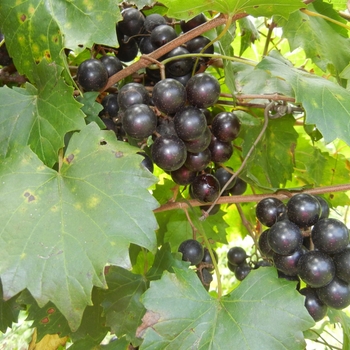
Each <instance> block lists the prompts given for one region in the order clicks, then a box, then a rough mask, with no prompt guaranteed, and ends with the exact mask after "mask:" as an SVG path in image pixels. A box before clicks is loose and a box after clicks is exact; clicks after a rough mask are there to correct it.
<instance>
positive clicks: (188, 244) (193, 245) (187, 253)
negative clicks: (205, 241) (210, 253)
mask: <svg viewBox="0 0 350 350" xmlns="http://www.w3.org/2000/svg"><path fill="white" fill-rule="evenodd" d="M178 251H179V252H180V253H182V260H184V261H189V262H190V263H191V265H198V264H199V263H200V262H201V261H202V259H203V256H204V249H203V246H202V245H201V244H200V243H199V242H198V241H196V240H194V239H188V240H186V241H184V242H182V243H181V244H180V246H179V249H178Z"/></svg>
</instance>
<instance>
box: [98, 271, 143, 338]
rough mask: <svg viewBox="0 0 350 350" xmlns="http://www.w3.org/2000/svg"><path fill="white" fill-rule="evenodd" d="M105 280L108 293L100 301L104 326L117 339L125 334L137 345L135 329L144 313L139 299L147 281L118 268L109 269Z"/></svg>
mask: <svg viewBox="0 0 350 350" xmlns="http://www.w3.org/2000/svg"><path fill="white" fill-rule="evenodd" d="M106 280H107V283H108V291H106V292H104V294H105V296H104V300H103V301H102V307H103V309H104V313H105V315H106V324H107V326H109V327H111V330H112V332H113V333H115V334H116V336H117V337H121V336H122V335H123V334H126V339H127V340H128V341H130V342H132V343H133V344H134V345H137V344H139V343H140V339H137V338H136V329H137V327H138V326H139V324H140V323H141V318H142V316H143V314H144V313H145V311H146V310H145V308H144V306H143V305H142V303H141V301H140V297H141V295H142V294H143V293H144V292H145V291H146V289H147V281H146V279H145V278H144V277H143V276H141V275H136V274H133V273H132V272H130V271H128V270H125V269H122V268H120V267H111V268H110V269H109V271H108V273H107V275H106Z"/></svg>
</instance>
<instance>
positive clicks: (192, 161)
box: [185, 149, 210, 171]
mask: <svg viewBox="0 0 350 350" xmlns="http://www.w3.org/2000/svg"><path fill="white" fill-rule="evenodd" d="M209 163H210V151H209V150H208V149H205V150H204V151H202V152H198V153H191V152H187V158H186V161H185V166H186V167H187V168H188V169H190V170H192V171H202V170H204V169H205V168H206V167H207V166H208V164H209Z"/></svg>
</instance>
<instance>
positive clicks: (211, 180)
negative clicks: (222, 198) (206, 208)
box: [190, 174, 220, 203]
mask: <svg viewBox="0 0 350 350" xmlns="http://www.w3.org/2000/svg"><path fill="white" fill-rule="evenodd" d="M219 194H220V184H219V181H218V180H217V179H216V177H215V176H213V175H211V174H201V175H198V176H196V177H195V179H194V180H193V182H192V184H191V186H190V195H191V197H192V198H194V199H197V200H198V201H199V202H202V203H209V202H213V201H214V200H215V199H216V198H217V197H218V196H219Z"/></svg>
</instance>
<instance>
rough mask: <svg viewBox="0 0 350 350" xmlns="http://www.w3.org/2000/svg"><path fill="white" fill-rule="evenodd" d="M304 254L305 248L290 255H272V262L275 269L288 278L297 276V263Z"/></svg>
mask: <svg viewBox="0 0 350 350" xmlns="http://www.w3.org/2000/svg"><path fill="white" fill-rule="evenodd" d="M306 252H307V250H306V248H303V247H301V248H300V249H298V250H296V251H295V252H294V253H293V254H291V255H280V254H276V253H273V262H274V264H275V266H276V269H278V270H280V271H282V272H283V273H284V274H286V275H288V276H296V275H297V274H298V261H299V259H300V257H301V256H302V255H303V254H305V253H306Z"/></svg>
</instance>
